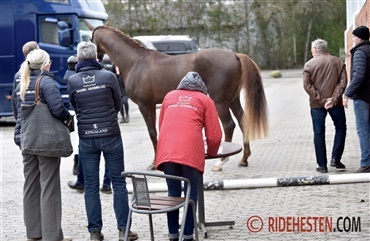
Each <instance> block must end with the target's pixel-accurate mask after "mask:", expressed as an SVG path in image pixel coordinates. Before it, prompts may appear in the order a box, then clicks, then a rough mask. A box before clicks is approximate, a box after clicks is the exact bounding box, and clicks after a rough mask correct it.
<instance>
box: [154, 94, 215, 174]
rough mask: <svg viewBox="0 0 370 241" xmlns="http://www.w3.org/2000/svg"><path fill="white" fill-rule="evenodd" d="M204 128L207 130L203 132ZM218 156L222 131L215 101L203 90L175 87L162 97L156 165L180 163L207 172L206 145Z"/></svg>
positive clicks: (159, 167)
mask: <svg viewBox="0 0 370 241" xmlns="http://www.w3.org/2000/svg"><path fill="white" fill-rule="evenodd" d="M203 128H204V132H203ZM203 133H204V135H205V137H206V139H207V146H208V148H207V154H209V155H211V156H212V155H216V154H217V151H218V148H219V146H220V143H221V138H222V131H221V127H220V122H219V120H218V114H217V110H216V107H215V104H214V102H213V100H212V99H211V98H209V97H208V96H207V95H205V94H203V93H202V92H200V91H192V90H174V91H171V92H169V93H168V94H167V95H166V97H165V98H164V100H163V103H162V107H161V112H160V116H159V137H158V145H157V155H156V168H157V169H158V170H162V169H161V166H160V165H161V164H162V163H165V162H173V163H179V164H183V165H187V166H191V167H193V168H196V169H198V170H199V171H201V172H202V173H203V172H204V165H205V148H204V141H203Z"/></svg>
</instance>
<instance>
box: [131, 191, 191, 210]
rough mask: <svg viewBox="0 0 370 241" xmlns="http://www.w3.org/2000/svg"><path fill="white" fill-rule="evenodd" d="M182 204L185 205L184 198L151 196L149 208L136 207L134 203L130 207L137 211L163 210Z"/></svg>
mask: <svg viewBox="0 0 370 241" xmlns="http://www.w3.org/2000/svg"><path fill="white" fill-rule="evenodd" d="M184 203H185V198H184V197H168V196H159V195H151V196H150V208H149V207H148V206H140V205H136V203H133V204H132V206H133V207H134V208H136V209H139V210H165V209H170V208H173V207H175V206H177V205H180V204H184Z"/></svg>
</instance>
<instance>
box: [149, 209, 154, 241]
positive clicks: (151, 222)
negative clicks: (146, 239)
mask: <svg viewBox="0 0 370 241" xmlns="http://www.w3.org/2000/svg"><path fill="white" fill-rule="evenodd" d="M148 215H149V226H150V239H151V240H152V241H154V232H153V218H152V215H151V214H148Z"/></svg>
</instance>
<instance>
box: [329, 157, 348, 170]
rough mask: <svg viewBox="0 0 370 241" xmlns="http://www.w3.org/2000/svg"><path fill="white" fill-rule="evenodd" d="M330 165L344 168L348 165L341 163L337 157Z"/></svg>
mask: <svg viewBox="0 0 370 241" xmlns="http://www.w3.org/2000/svg"><path fill="white" fill-rule="evenodd" d="M330 166H332V167H336V168H342V169H344V168H346V166H345V165H344V164H343V163H341V162H340V160H335V159H333V160H331V162H330Z"/></svg>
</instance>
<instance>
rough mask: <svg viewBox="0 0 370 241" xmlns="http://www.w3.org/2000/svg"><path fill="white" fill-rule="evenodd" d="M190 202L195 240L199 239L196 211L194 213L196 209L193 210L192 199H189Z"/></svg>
mask: <svg viewBox="0 0 370 241" xmlns="http://www.w3.org/2000/svg"><path fill="white" fill-rule="evenodd" d="M190 204H191V208H192V210H193V222H194V232H195V240H196V241H199V232H198V224H197V213H196V210H195V203H194V202H193V200H191V202H190Z"/></svg>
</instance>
